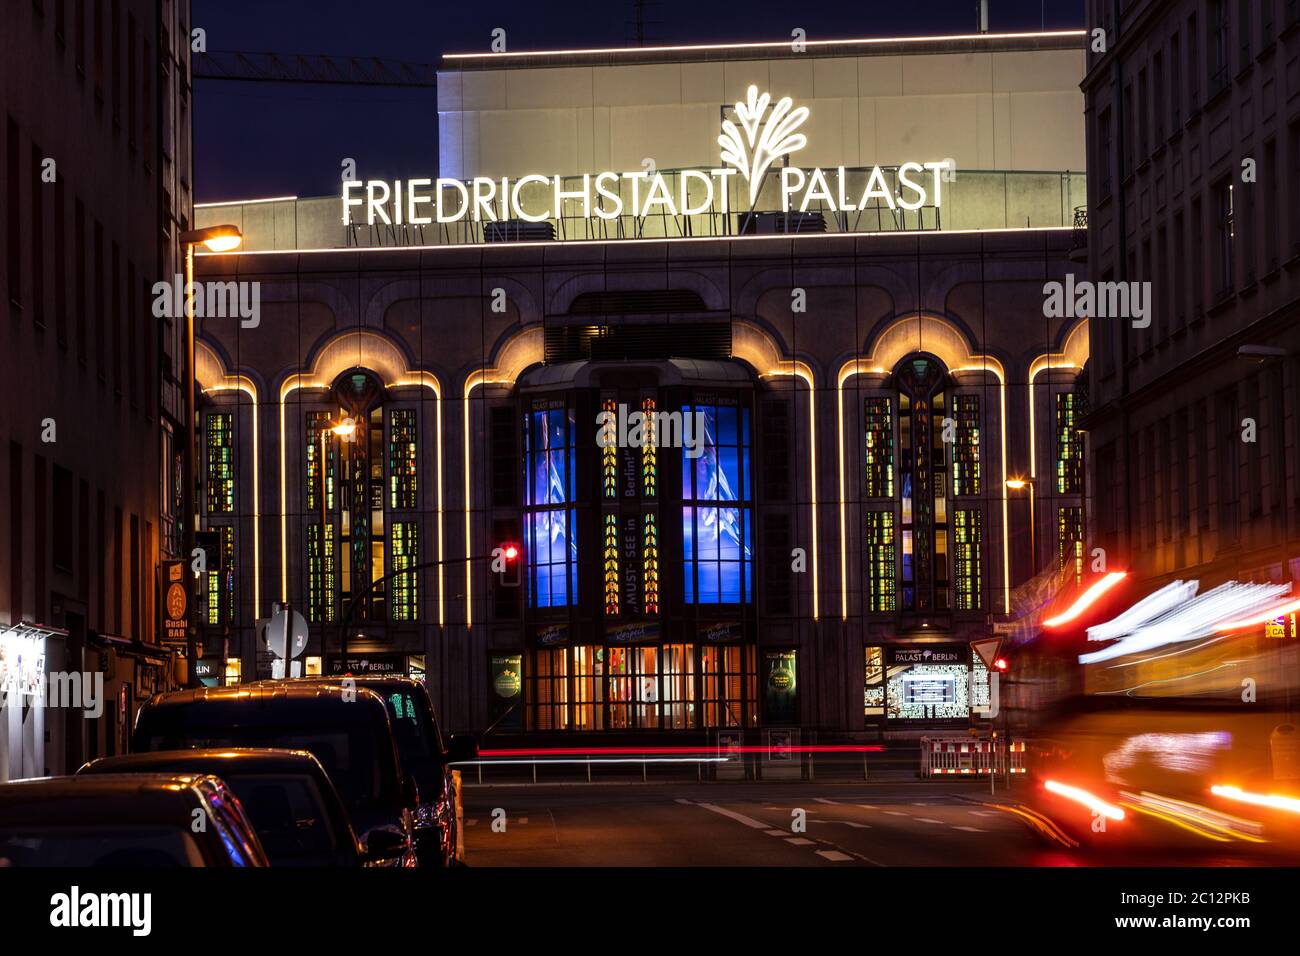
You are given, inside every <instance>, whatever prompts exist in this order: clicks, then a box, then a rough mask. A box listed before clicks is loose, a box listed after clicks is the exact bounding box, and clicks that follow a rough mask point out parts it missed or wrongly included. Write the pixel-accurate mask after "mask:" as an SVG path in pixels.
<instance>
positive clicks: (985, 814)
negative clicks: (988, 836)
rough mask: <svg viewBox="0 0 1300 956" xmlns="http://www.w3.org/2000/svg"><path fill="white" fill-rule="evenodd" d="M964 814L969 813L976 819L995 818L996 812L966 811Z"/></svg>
mask: <svg viewBox="0 0 1300 956" xmlns="http://www.w3.org/2000/svg"><path fill="white" fill-rule="evenodd" d="M966 812H967V813H970V814H973V815H974V816H977V817H996V816H997V811H995V810H967V811H966Z"/></svg>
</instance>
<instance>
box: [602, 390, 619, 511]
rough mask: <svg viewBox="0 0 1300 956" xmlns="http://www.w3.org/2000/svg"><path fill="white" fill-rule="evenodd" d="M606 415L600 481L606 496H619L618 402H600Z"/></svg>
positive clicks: (612, 497) (607, 400)
mask: <svg viewBox="0 0 1300 956" xmlns="http://www.w3.org/2000/svg"><path fill="white" fill-rule="evenodd" d="M600 410H601V413H602V414H603V415H604V416H605V418H604V424H603V425H602V426H601V428H600V435H599V439H598V440H599V444H600V483H601V488H602V494H603V495H604V497H605V498H606V499H607V500H609V501H613V500H615V499H616V498H618V402H616V401H614V399H612V398H607V399H605V400H604V401H603V402H601V403H600Z"/></svg>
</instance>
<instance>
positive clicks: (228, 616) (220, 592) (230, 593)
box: [207, 525, 235, 624]
mask: <svg viewBox="0 0 1300 956" xmlns="http://www.w3.org/2000/svg"><path fill="white" fill-rule="evenodd" d="M215 530H216V531H217V532H218V533H219V534H220V535H221V545H220V547H221V567H220V569H219V570H209V571H208V580H207V585H208V613H207V616H208V623H209V624H229V623H231V622H232V621H234V619H235V529H234V528H233V527H232V526H230V525H222V526H221V527H220V528H216V529H215Z"/></svg>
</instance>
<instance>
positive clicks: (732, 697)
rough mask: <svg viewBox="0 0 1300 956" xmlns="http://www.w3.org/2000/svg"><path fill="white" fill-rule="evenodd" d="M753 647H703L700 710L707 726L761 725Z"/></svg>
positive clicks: (711, 645)
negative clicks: (759, 721)
mask: <svg viewBox="0 0 1300 956" xmlns="http://www.w3.org/2000/svg"><path fill="white" fill-rule="evenodd" d="M756 668H757V663H756V661H755V652H754V648H753V647H750V646H748V645H742V644H708V645H705V646H703V647H701V648H700V674H701V676H702V688H701V689H702V691H703V693H702V695H701V701H700V704H701V710H702V712H703V714H704V726H705V727H757V726H758V672H757V669H756Z"/></svg>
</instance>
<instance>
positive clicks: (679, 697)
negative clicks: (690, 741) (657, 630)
mask: <svg viewBox="0 0 1300 956" xmlns="http://www.w3.org/2000/svg"><path fill="white" fill-rule="evenodd" d="M662 665H663V680H662V684H663V691H662V694H661V696H662V698H663V704H662V706H661V710H662V712H663V727H664V729H665V730H686V729H688V728H692V727H694V726H695V723H696V720H697V719H698V718H697V716H696V712H695V645H694V644H665V645H664V646H663V652H662Z"/></svg>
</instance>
